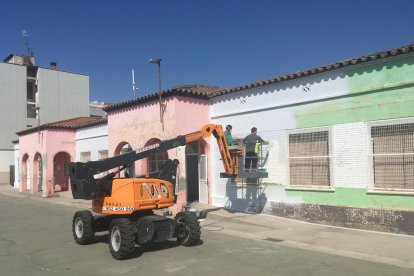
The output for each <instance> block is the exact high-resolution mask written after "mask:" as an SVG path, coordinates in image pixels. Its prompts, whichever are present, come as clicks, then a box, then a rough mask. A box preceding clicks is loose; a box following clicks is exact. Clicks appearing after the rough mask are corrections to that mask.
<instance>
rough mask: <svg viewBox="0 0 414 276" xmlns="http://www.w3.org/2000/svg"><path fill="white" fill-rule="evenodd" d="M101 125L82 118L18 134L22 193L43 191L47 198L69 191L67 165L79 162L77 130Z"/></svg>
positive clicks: (95, 119)
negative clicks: (77, 158)
mask: <svg viewBox="0 0 414 276" xmlns="http://www.w3.org/2000/svg"><path fill="white" fill-rule="evenodd" d="M100 121H102V119H97V118H89V117H81V118H75V119H70V120H65V121H59V122H55V123H50V124H45V125H42V126H40V127H39V128H32V129H28V130H25V131H21V132H18V133H17V134H18V135H19V158H18V172H19V177H18V183H19V185H18V186H19V191H20V192H25V191H30V192H38V191H42V195H43V196H44V197H47V196H52V195H54V193H55V192H57V191H69V190H70V183H69V174H68V171H67V164H68V163H69V162H71V161H75V158H76V150H75V132H76V129H77V128H78V127H80V126H84V125H90V124H93V123H97V122H100Z"/></svg>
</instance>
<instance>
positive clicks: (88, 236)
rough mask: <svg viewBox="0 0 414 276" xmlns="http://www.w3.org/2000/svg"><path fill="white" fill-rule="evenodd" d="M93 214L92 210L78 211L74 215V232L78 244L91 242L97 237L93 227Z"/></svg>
mask: <svg viewBox="0 0 414 276" xmlns="http://www.w3.org/2000/svg"><path fill="white" fill-rule="evenodd" d="M92 223H93V215H92V212H91V211H78V212H76V213H75V215H74V216H73V221H72V233H73V238H74V239H75V241H76V243H77V244H89V243H91V242H93V240H94V238H95V232H94V231H93V228H92Z"/></svg>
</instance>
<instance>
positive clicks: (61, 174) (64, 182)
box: [53, 152, 70, 191]
mask: <svg viewBox="0 0 414 276" xmlns="http://www.w3.org/2000/svg"><path fill="white" fill-rule="evenodd" d="M69 162H70V155H69V154H68V153H66V152H59V153H57V154H56V155H55V157H54V158H53V185H54V191H68V190H69V171H68V165H69Z"/></svg>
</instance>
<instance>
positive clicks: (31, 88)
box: [27, 81, 36, 102]
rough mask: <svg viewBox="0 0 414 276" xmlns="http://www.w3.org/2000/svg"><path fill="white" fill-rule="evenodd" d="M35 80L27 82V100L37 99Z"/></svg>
mask: <svg viewBox="0 0 414 276" xmlns="http://www.w3.org/2000/svg"><path fill="white" fill-rule="evenodd" d="M35 88H36V85H35V82H34V81H28V82H27V100H28V101H30V102H34V101H35Z"/></svg>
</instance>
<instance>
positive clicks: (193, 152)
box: [185, 140, 208, 203]
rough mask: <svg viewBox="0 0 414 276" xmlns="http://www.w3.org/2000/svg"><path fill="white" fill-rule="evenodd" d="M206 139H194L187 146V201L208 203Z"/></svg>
mask: <svg viewBox="0 0 414 276" xmlns="http://www.w3.org/2000/svg"><path fill="white" fill-rule="evenodd" d="M205 147H206V143H205V141H203V140H201V141H194V142H191V143H188V144H187V146H186V147H185V171H186V180H187V181H186V182H187V188H186V190H187V202H193V201H199V202H202V203H208V186H207V157H206V156H205V155H204V149H205Z"/></svg>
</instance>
